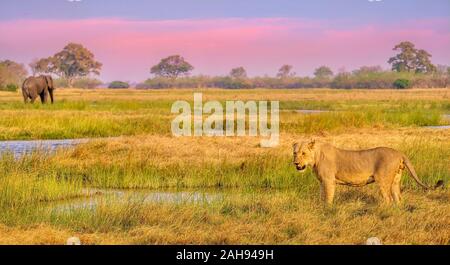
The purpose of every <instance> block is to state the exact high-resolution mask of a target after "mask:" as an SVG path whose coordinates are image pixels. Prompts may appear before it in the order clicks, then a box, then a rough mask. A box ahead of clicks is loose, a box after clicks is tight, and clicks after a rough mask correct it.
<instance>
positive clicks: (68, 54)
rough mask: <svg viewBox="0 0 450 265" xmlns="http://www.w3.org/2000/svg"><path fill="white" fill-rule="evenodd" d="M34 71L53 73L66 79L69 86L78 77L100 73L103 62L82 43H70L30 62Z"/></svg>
mask: <svg viewBox="0 0 450 265" xmlns="http://www.w3.org/2000/svg"><path fill="white" fill-rule="evenodd" d="M30 67H31V68H32V71H33V72H34V73H52V74H55V75H58V76H59V77H61V78H63V79H65V80H66V81H67V84H68V85H69V87H72V86H73V82H74V80H75V79H76V78H81V77H85V76H88V75H90V74H96V75H99V74H100V70H101V68H102V64H101V63H100V62H98V61H96V60H95V58H94V54H93V53H92V52H91V51H89V50H88V49H86V48H85V47H83V45H81V44H77V43H69V44H67V45H66V46H65V47H64V49H63V50H62V51H60V52H58V53H56V54H55V55H53V56H51V57H48V58H43V59H40V60H37V61H36V60H35V61H33V62H31V63H30Z"/></svg>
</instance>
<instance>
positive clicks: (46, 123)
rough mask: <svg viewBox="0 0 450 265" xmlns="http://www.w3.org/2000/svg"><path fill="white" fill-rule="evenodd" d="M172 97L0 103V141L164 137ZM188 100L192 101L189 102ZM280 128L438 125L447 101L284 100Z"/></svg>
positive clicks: (294, 130)
mask: <svg viewBox="0 0 450 265" xmlns="http://www.w3.org/2000/svg"><path fill="white" fill-rule="evenodd" d="M172 102H173V101H169V100H157V101H144V100H134V101H130V100H118V99H107V100H104V101H101V100H90V101H89V100H79V101H68V100H61V101H58V102H57V103H56V104H54V105H44V106H43V105H40V104H34V105H31V104H28V105H24V104H23V103H21V102H15V101H11V102H6V103H2V104H1V105H0V114H1V115H0V140H16V139H20V140H29V139H67V138H96V137H108V136H119V135H141V134H160V135H170V134H171V132H170V122H171V120H172V119H173V118H174V117H175V115H173V114H171V113H170V106H171V104H172ZM191 104H192V102H191ZM281 109H282V110H296V109H320V110H330V111H331V112H327V113H321V114H313V115H311V114H300V113H296V112H287V113H286V112H281V114H280V115H281V118H280V120H281V124H280V127H281V130H282V131H285V132H289V133H316V132H323V131H328V132H335V131H337V132H339V131H342V130H345V129H347V128H380V127H388V128H398V127H405V126H429V125H442V124H445V121H443V119H442V114H443V113H448V111H449V109H450V104H449V103H445V102H438V101H412V102H406V101H392V102H387V101H386V102H383V101H381V102H376V103H374V102H373V101H372V102H368V101H354V100H348V101H339V102H329V101H326V102H325V101H285V102H282V104H281Z"/></svg>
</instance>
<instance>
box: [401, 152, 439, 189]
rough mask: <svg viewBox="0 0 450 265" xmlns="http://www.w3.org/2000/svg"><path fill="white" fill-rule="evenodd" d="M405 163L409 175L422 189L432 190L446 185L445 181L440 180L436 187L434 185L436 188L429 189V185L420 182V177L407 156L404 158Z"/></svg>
mask: <svg viewBox="0 0 450 265" xmlns="http://www.w3.org/2000/svg"><path fill="white" fill-rule="evenodd" d="M403 161H404V163H405V166H406V168H407V169H408V171H409V174H410V175H411V177H412V178H413V179H414V180H415V181H416V182H417V184H419V185H420V186H421V187H422V188H424V189H427V190H430V189H436V188H439V187H440V186H442V185H444V181H443V180H438V182H437V183H436V185H434V187H429V186H427V185H425V184H424V183H423V182H422V181H420V179H419V177H418V176H417V173H416V170H414V167H413V165H412V163H411V161H409V159H408V158H407V157H406V156H403Z"/></svg>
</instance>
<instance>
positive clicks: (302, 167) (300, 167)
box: [295, 165, 306, 171]
mask: <svg viewBox="0 0 450 265" xmlns="http://www.w3.org/2000/svg"><path fill="white" fill-rule="evenodd" d="M295 167H296V168H297V170H298V171H303V170H305V168H306V165H305V166H300V165H295Z"/></svg>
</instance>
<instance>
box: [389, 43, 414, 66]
mask: <svg viewBox="0 0 450 265" xmlns="http://www.w3.org/2000/svg"><path fill="white" fill-rule="evenodd" d="M393 50H394V51H400V52H399V53H398V54H397V55H395V56H394V57H391V58H389V60H388V63H389V64H392V71H397V72H412V71H414V70H415V69H416V67H415V62H416V59H415V58H416V49H415V47H414V44H412V43H411V42H409V41H403V42H401V43H399V44H397V45H395V47H394V49H393Z"/></svg>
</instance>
